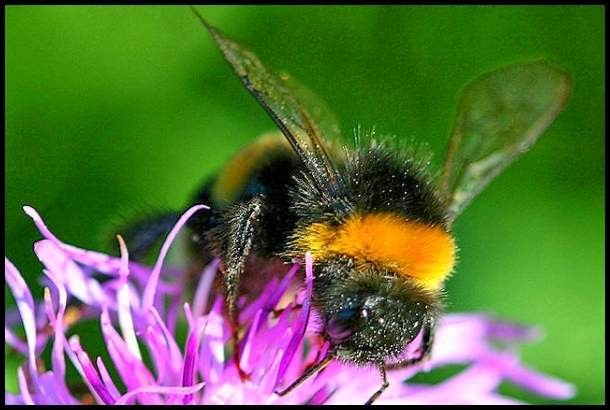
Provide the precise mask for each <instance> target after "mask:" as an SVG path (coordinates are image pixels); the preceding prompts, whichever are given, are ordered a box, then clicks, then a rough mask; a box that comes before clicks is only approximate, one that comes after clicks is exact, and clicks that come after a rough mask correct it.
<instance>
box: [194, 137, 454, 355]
mask: <svg viewBox="0 0 610 410" xmlns="http://www.w3.org/2000/svg"><path fill="white" fill-rule="evenodd" d="M331 152H332V151H331ZM333 161H334V163H335V164H337V167H338V170H339V172H340V173H341V174H342V175H344V176H345V179H346V181H347V184H348V187H347V190H346V194H345V195H344V196H342V197H341V198H340V200H337V201H336V202H335V203H332V202H331V203H328V202H327V201H325V200H324V198H322V197H321V196H320V192H319V191H317V190H316V189H315V187H314V186H311V181H309V180H308V179H307V178H305V177H304V175H305V174H304V173H305V168H304V167H303V165H302V163H301V161H300V160H299V158H298V157H297V156H296V155H295V153H294V151H293V150H292V149H291V148H290V146H289V145H287V144H286V143H285V140H283V139H281V136H280V135H265V136H263V137H262V138H260V139H259V140H257V141H256V142H254V143H253V144H252V145H250V146H248V147H246V148H245V149H244V150H243V151H242V152H240V153H239V154H238V155H236V156H235V157H234V158H233V159H232V160H231V161H230V162H229V163H228V164H227V165H226V166H225V167H224V168H223V170H222V171H221V172H220V174H219V175H218V176H216V177H215V178H213V179H212V180H211V181H210V182H208V183H207V184H206V185H205V186H204V188H203V189H202V190H201V191H200V193H199V194H198V195H197V196H196V198H195V200H194V202H195V203H208V204H210V205H211V206H212V210H211V211H210V212H208V213H202V214H200V215H199V216H198V217H197V218H194V219H193V221H192V222H191V229H192V230H193V231H194V232H195V235H194V236H193V237H194V238H196V240H195V241H194V242H193V245H194V247H193V248H194V250H195V251H196V252H201V251H202V250H203V251H204V252H205V253H206V254H207V253H209V254H211V255H214V256H219V257H220V258H221V260H223V261H232V260H236V259H239V258H240V254H239V251H238V250H237V249H236V247H235V246H234V244H235V242H236V240H235V236H234V235H233V234H232V232H233V231H234V229H235V226H236V225H240V224H247V223H250V224H252V226H253V227H254V228H253V233H252V236H251V241H252V248H251V249H250V251H249V252H248V254H249V255H251V256H255V257H256V259H257V260H258V261H260V260H261V259H263V260H264V258H269V259H270V260H272V259H274V258H280V259H282V260H284V261H286V262H289V261H290V260H292V259H297V260H302V259H303V258H304V252H305V251H306V250H309V251H311V252H312V254H313V257H314V258H315V260H316V275H315V278H316V280H315V281H314V304H315V305H316V307H317V308H318V310H319V311H320V313H321V315H322V318H323V321H324V323H326V324H328V323H330V324H332V326H324V329H325V336H326V338H327V339H329V340H331V341H333V342H336V344H337V346H339V344H340V343H343V344H344V346H343V347H342V348H340V347H337V357H338V358H343V359H345V360H348V361H353V362H356V363H371V362H379V361H383V360H385V359H388V358H390V357H394V356H398V355H399V354H400V353H401V352H402V350H403V349H404V347H405V346H406V345H407V344H408V343H409V342H410V341H411V340H412V339H413V338H415V336H417V334H418V333H419V332H420V331H421V329H422V328H423V327H424V326H425V325H426V324H429V326H430V327H431V324H432V323H434V321H435V319H436V314H437V313H438V312H439V310H440V304H441V303H440V296H441V295H440V291H441V287H442V280H443V279H444V278H445V277H446V276H447V274H448V273H449V272H450V271H451V269H452V267H453V261H454V245H453V240H452V238H451V236H450V235H449V234H448V232H447V218H446V215H445V214H444V212H443V205H442V202H441V201H440V199H439V198H438V196H437V195H436V193H435V191H434V189H433V188H432V186H433V185H432V183H431V180H430V176H429V175H428V174H427V173H426V169H425V167H424V165H425V164H424V163H423V162H422V161H418V160H417V159H415V158H414V157H413V156H412V155H411V153H409V152H405V151H397V150H396V149H394V148H393V146H392V145H391V144H390V142H389V141H386V143H381V142H379V140H376V139H371V140H370V142H369V143H368V145H365V146H362V147H355V148H353V149H347V148H345V150H344V151H343V152H338V153H336V154H335V155H334V156H333ZM382 187H383V188H382ZM250 204H257V206H258V207H259V211H258V212H256V214H255V217H254V218H252V220H249V219H248V215H252V213H250V212H249V206H250ZM240 218H243V219H241V220H240ZM236 221H238V222H236ZM248 266H249V265H248V264H247V263H245V264H244V269H243V272H242V273H241V274H243V275H244V278H242V279H241V281H242V283H245V284H247V285H246V287H248V286H250V285H251V284H252V283H253V282H254V281H255V280H256V278H254V277H253V276H254V275H256V274H257V273H256V272H248V270H254V269H248ZM255 266H256V270H259V269H260V264H256V265H255ZM225 269H226V268H225ZM236 293H237V294H242V293H247V292H246V291H239V289H238V291H237V292H236ZM341 293H351V294H353V295H354V296H353V297H352V298H351V299H349V300H347V299H345V298H344V297H342V296H341ZM365 295H375V297H379V295H382V296H383V297H382V298H381V299H382V300H379V301H378V303H376V304H375V303H373V301H371V302H370V304H372V305H371V307H370V308H368V309H369V310H370V312H371V316H372V315H373V314H374V313H375V312H376V311H378V313H377V314H378V316H379V317H378V318H376V319H375V318H373V317H371V318H369V319H368V320H369V321H372V320H379V319H381V323H379V322H378V324H377V325H373V324H371V323H369V325H368V326H364V323H361V324H360V325H357V324H356V323H355V319H356V318H355V317H353V316H355V315H358V314H360V313H361V311H362V310H363V309H365V310H366V309H367V308H365V307H364V304H365V303H366V302H365V300H364V299H366V297H368V296H365ZM358 298H361V299H362V300H359V299H358ZM337 301H339V302H341V303H339V304H337ZM392 303H394V304H396V305H397V306H396V308H393V309H392V308H390V306H386V305H387V304H390V305H391V304H392ZM373 305H375V306H376V308H375V309H376V311H375V310H374V309H372V307H373ZM381 306H383V307H381ZM404 306H408V309H403V307H404ZM392 312H394V313H396V314H397V315H398V316H397V317H394V318H392V317H391V313H392ZM386 321H387V322H386ZM348 328H349V329H352V330H355V329H356V328H362V329H365V330H366V331H365V332H363V333H362V335H361V336H360V339H361V340H359V341H358V340H357V339H356V338H355V336H356V335H357V332H354V333H351V331H348ZM375 332H376V333H377V334H381V335H386V336H385V339H384V338H383V337H380V336H377V337H371V336H373V334H374V333H375ZM348 333H349V336H351V339H350V340H349V342H348V341H347V339H349V338H347V335H348ZM373 342H375V343H373ZM345 343H347V345H345ZM352 344H354V345H352Z"/></svg>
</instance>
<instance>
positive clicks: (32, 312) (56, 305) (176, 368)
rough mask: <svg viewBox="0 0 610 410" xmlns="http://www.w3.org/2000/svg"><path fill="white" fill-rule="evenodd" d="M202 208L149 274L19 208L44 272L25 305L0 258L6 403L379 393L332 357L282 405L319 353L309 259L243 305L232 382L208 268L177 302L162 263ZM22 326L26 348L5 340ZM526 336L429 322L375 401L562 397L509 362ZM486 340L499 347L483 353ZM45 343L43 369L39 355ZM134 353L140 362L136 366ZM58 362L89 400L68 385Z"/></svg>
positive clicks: (454, 320)
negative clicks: (102, 351) (10, 355)
mask: <svg viewBox="0 0 610 410" xmlns="http://www.w3.org/2000/svg"><path fill="white" fill-rule="evenodd" d="M204 208H206V207H205V206H203V205H198V206H194V207H192V208H191V209H189V210H188V211H187V212H186V213H185V214H184V215H183V216H182V217H181V218H180V220H179V221H178V222H177V223H176V226H175V227H174V228H173V229H172V231H171V232H170V234H169V235H168V237H167V239H166V240H165V242H164V244H163V246H162V248H161V251H160V254H159V257H158V259H157V262H156V263H155V265H154V266H153V267H152V268H150V267H147V266H143V265H141V264H138V263H135V262H130V261H129V256H128V250H127V248H126V246H125V243H124V242H123V240H122V239H121V238H120V237H119V238H118V239H119V244H120V253H121V257H120V258H116V257H113V256H109V255H105V254H102V253H98V252H94V251H89V250H84V249H80V248H77V247H75V246H72V245H68V244H65V243H63V242H62V241H60V240H59V239H58V238H57V237H55V236H54V235H53V234H52V233H51V232H50V231H49V230H48V229H47V227H46V226H45V224H44V222H43V221H42V218H41V217H40V216H39V215H38V213H37V212H36V211H35V210H34V209H33V208H31V207H24V210H25V212H26V213H27V214H28V215H29V216H30V217H31V218H32V220H33V221H34V223H35V224H36V226H37V228H38V230H39V231H40V233H41V234H42V236H43V237H44V239H42V240H40V241H38V242H36V244H35V245H34V251H35V253H36V255H37V256H38V258H39V259H40V261H41V262H42V264H43V265H44V269H43V272H44V275H45V276H44V277H43V278H42V280H43V284H44V285H45V289H44V296H43V300H42V301H39V302H36V301H35V300H34V298H33V296H32V294H31V292H30V290H29V288H28V287H27V285H26V283H25V281H24V280H23V277H22V276H21V274H20V273H19V271H18V270H17V268H16V267H15V266H14V265H13V264H12V263H11V262H10V261H9V260H8V259H7V258H5V262H4V266H5V278H6V283H7V284H8V286H9V288H10V290H11V292H12V293H13V296H14V298H15V301H16V302H17V310H16V311H12V312H11V311H9V312H7V313H6V315H5V342H6V343H7V344H8V345H10V346H11V347H12V348H13V349H15V350H16V351H17V352H18V353H20V354H21V355H23V357H24V359H25V362H24V363H23V365H22V366H20V367H19V369H18V371H17V379H18V385H19V393H18V394H14V393H9V392H6V393H5V402H6V403H25V404H77V403H80V402H83V400H87V399H91V398H92V399H93V400H94V401H95V402H97V403H100V404H128V403H140V404H153V403H167V404H208V403H209V404H255V403H265V404H267V403H274V404H275V403H278V404H279V403H285V404H303V403H309V404H321V403H329V404H332V403H334V404H338V403H345V404H347V403H354V404H362V403H364V402H365V401H366V400H367V399H368V398H369V397H370V395H371V394H372V393H373V392H374V391H375V390H376V389H377V388H378V385H379V383H380V380H379V375H378V372H376V371H374V370H371V369H367V368H354V367H350V366H348V365H346V364H342V363H338V362H337V363H332V364H330V365H329V366H327V367H326V368H325V369H324V370H323V371H321V372H320V373H318V374H317V375H316V376H314V377H312V378H310V379H309V380H308V381H306V382H305V383H304V384H303V385H301V386H300V387H298V388H297V389H296V390H294V391H293V392H291V393H290V394H287V395H286V396H283V397H280V396H278V395H276V394H275V393H274V392H275V391H276V390H278V389H281V388H283V387H286V386H287V385H288V384H290V383H291V382H292V381H294V380H295V379H297V378H298V377H299V376H300V375H301V374H302V373H303V371H304V370H305V369H306V368H307V366H309V365H310V364H312V363H314V362H315V361H316V360H318V359H319V358H320V357H322V356H323V355H324V354H325V351H326V349H327V348H328V345H327V344H326V343H325V342H324V340H322V338H320V337H319V336H318V335H317V334H316V332H315V325H314V322H315V320H314V319H315V311H314V310H313V309H312V308H311V304H310V303H311V293H312V287H313V280H314V275H313V269H314V267H313V264H312V260H311V257H310V256H309V255H308V256H307V258H306V266H305V272H306V278H305V283H304V285H303V286H302V289H300V290H298V291H297V292H296V293H294V292H292V293H290V292H289V290H290V285H291V283H293V282H294V280H293V279H294V278H295V276H296V274H297V272H298V270H299V268H300V267H299V265H297V264H295V265H294V266H293V268H292V269H291V270H290V272H289V273H288V274H287V276H285V277H284V278H282V279H273V280H271V281H270V282H269V283H268V284H267V286H266V287H265V289H264V291H263V292H262V294H261V295H260V296H259V297H258V298H257V299H255V300H253V301H251V302H250V303H248V304H247V305H245V306H244V307H243V308H242V314H241V317H240V321H241V323H243V324H244V327H245V329H246V332H245V334H244V337H243V342H242V355H241V367H242V368H243V369H244V370H245V371H246V372H248V373H250V374H251V378H250V380H247V381H243V382H242V381H241V379H240V377H239V374H238V372H237V370H236V368H235V366H234V364H233V361H232V360H231V358H230V357H227V355H226V353H225V347H226V346H227V345H228V344H229V338H230V328H229V324H228V322H227V320H226V318H225V317H224V316H223V314H222V308H223V299H222V296H221V295H218V294H215V293H214V292H213V291H212V283H213V281H214V277H215V275H217V274H218V272H217V269H218V261H214V262H212V263H211V264H210V265H208V266H207V267H206V268H205V269H204V271H203V272H202V274H201V278H200V280H199V283H198V286H197V288H196V291H195V293H194V296H193V297H192V299H191V300H188V301H185V300H184V299H183V298H184V295H189V294H188V293H185V292H184V290H183V289H184V287H185V283H186V281H187V278H186V274H185V273H184V272H183V271H181V270H180V269H177V268H175V267H164V266H163V263H164V259H165V257H166V255H167V252H168V250H169V247H170V245H171V244H172V243H173V241H174V239H175V237H176V235H177V233H178V231H179V230H180V229H181V228H182V227H183V225H184V223H185V222H186V221H187V219H188V218H190V217H191V216H192V215H193V214H194V213H195V212H198V211H200V210H203V209H204ZM187 297H188V298H190V296H187ZM280 305H282V306H280ZM280 307H282V308H283V309H279V308H280ZM181 317H183V318H184V319H185V320H186V323H187V336H186V341H185V342H184V345H183V346H182V345H181V344H180V343H179V342H178V340H177V336H176V333H177V327H178V325H179V321H180V320H181ZM86 320H97V321H99V324H100V327H101V332H102V336H103V339H104V340H103V342H104V346H105V347H106V349H107V351H108V354H109V357H110V362H104V360H102V359H101V358H100V357H91V356H90V355H89V354H87V352H86V350H85V349H84V348H83V346H82V345H81V340H82V341H84V342H85V344H86V342H87V340H86V335H78V334H73V333H74V332H73V331H72V330H71V327H72V325H73V324H74V323H77V322H81V321H86ZM21 326H23V329H24V331H25V340H24V339H23V338H22V337H20V336H19V335H18V334H19V333H20V332H21V329H20V328H21ZM536 336H537V332H536V331H535V329H531V328H526V327H521V326H516V325H513V324H509V323H503V322H499V321H495V320H492V319H491V318H489V317H487V316H485V315H480V314H447V315H445V316H444V317H443V318H442V320H441V322H440V324H439V327H438V330H437V336H436V341H435V345H434V349H433V352H432V358H431V360H430V361H429V362H427V363H425V364H422V365H417V366H414V367H411V368H407V369H401V370H392V371H389V372H388V378H389V380H390V383H391V384H390V387H389V388H388V389H387V390H386V391H385V392H384V393H383V394H382V396H381V397H380V398H379V400H378V401H377V402H376V403H380V404H381V403H388V404H443V403H451V404H483V403H490V404H509V403H518V402H517V401H516V400H515V399H512V398H510V397H506V396H502V395H500V394H499V393H498V392H497V388H498V386H499V384H500V383H501V382H502V381H504V380H508V381H511V382H512V383H514V384H517V385H520V386H521V387H523V388H524V389H527V390H530V391H532V392H534V393H537V394H539V395H542V396H546V397H550V398H555V399H568V398H570V397H572V396H573V395H574V388H573V387H572V385H570V384H568V383H565V382H563V381H560V380H557V379H554V378H552V377H549V376H546V375H543V374H541V373H538V372H536V371H533V370H531V369H528V368H527V367H525V366H524V365H523V364H521V363H520V361H519V357H518V354H517V352H516V351H515V349H514V347H515V346H516V345H517V344H518V343H520V342H524V341H529V340H532V339H533V338H535V337H536ZM498 342H499V343H500V344H501V345H502V346H503V347H502V348H498V347H494V345H498ZM47 346H49V349H50V351H51V363H50V364H48V363H42V361H41V360H40V359H39V358H40V356H41V352H43V350H45V348H47ZM144 353H146V356H148V357H150V359H151V360H150V361H146V360H144V359H143V357H145V354H144ZM66 357H67V358H68V361H69V363H70V364H71V365H72V366H74V368H75V369H76V370H77V371H78V373H79V374H80V377H81V384H82V387H86V388H87V389H88V391H89V393H85V394H83V393H82V389H80V390H79V389H75V388H74V386H73V385H72V384H71V385H70V387H69V386H68V383H67V381H66V366H67V363H66ZM148 362H151V363H152V365H151V366H149V365H147V364H146V363H148ZM448 364H463V365H465V366H466V367H465V368H464V370H462V371H461V372H459V373H458V374H456V375H455V376H452V377H450V378H449V379H447V380H445V381H442V382H439V383H438V384H434V385H430V384H416V383H409V379H410V378H411V377H413V376H414V375H415V374H417V373H419V372H422V371H427V370H429V369H434V368H438V367H442V366H445V365H448ZM110 368H114V370H115V371H116V374H118V378H120V382H121V385H120V386H121V387H119V386H117V382H118V381H119V380H118V379H113V378H112V377H111V376H110V371H109V369H110ZM405 380H406V383H404V381H405ZM123 386H124V387H123ZM75 390H78V391H80V393H77V392H75Z"/></svg>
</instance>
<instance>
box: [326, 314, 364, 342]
mask: <svg viewBox="0 0 610 410" xmlns="http://www.w3.org/2000/svg"><path fill="white" fill-rule="evenodd" d="M359 313H360V312H359V309H357V308H356V307H346V308H343V309H341V310H339V311H338V312H337V313H336V314H335V315H333V316H331V317H330V319H329V320H328V323H327V324H326V333H327V334H328V336H329V337H330V338H331V340H332V341H333V342H335V343H341V342H344V341H345V340H347V339H349V338H350V337H351V336H352V335H353V333H354V330H355V329H354V326H356V325H357V322H358V320H357V319H358V316H359Z"/></svg>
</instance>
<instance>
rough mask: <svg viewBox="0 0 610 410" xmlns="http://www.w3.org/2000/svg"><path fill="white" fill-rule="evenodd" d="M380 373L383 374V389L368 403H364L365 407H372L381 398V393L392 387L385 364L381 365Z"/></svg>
mask: <svg viewBox="0 0 610 410" xmlns="http://www.w3.org/2000/svg"><path fill="white" fill-rule="evenodd" d="M379 373H380V374H381V387H380V388H379V390H377V391H376V392H375V393H374V394H373V395H372V396H371V397H370V398H369V399H368V400H367V401H366V403H364V405H365V406H370V405H371V404H373V402H374V401H375V400H377V399H378V398H379V396H381V393H383V391H384V390H385V389H387V388H388V386H389V385H390V382H389V381H388V377H387V376H386V374H385V364H384V363H379Z"/></svg>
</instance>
